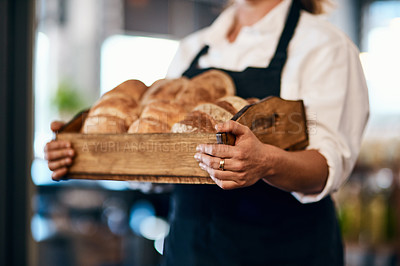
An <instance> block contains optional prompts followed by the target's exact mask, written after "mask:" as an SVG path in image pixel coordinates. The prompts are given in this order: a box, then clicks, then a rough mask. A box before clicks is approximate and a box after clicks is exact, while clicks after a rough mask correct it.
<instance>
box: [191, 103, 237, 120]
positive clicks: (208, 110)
mask: <svg viewBox="0 0 400 266" xmlns="http://www.w3.org/2000/svg"><path fill="white" fill-rule="evenodd" d="M193 111H199V112H203V113H205V114H207V115H209V116H210V117H212V118H213V119H214V120H215V121H217V122H218V123H222V122H225V121H228V120H229V119H231V118H232V114H231V113H230V112H228V111H227V110H225V109H224V108H222V107H220V106H218V105H215V104H212V103H205V104H201V105H198V106H197V107H196V108H194V109H193Z"/></svg>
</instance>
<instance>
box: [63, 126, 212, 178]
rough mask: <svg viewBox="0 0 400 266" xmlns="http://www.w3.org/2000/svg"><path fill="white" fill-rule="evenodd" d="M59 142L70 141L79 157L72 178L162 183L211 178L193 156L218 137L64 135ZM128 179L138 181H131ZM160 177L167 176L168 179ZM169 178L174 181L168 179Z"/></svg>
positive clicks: (73, 168) (71, 172) (201, 135)
mask: <svg viewBox="0 0 400 266" xmlns="http://www.w3.org/2000/svg"><path fill="white" fill-rule="evenodd" d="M57 139H59V140H68V141H70V142H71V143H72V145H73V148H74V149H75V151H76V154H77V155H76V157H75V158H74V163H73V165H72V166H71V168H70V170H69V176H70V178H72V177H73V176H78V175H81V176H85V178H88V177H89V175H98V176H97V177H96V176H94V177H93V178H92V179H97V178H98V179H117V180H149V179H150V178H151V179H152V180H153V181H154V180H156V181H157V180H158V182H164V181H165V182H169V181H170V180H171V176H181V177H206V178H208V174H207V173H206V172H205V171H203V170H201V168H200V167H199V165H198V163H197V161H196V160H195V159H194V158H193V155H194V154H195V153H196V146H197V145H198V144H200V143H214V144H215V143H217V141H216V137H215V134H210V133H208V134H207V133H190V134H179V133H163V134H120V135H111V134H90V135H85V134H78V133H63V134H58V135H57ZM107 175H109V177H107ZM118 176H119V178H118ZM127 176H137V177H129V178H127ZM140 176H141V177H140ZM157 176H164V179H163V178H161V177H157ZM167 176H170V177H169V178H165V177H167ZM153 177H157V178H153ZM156 181H154V182H156ZM198 182H200V181H198ZM202 183H204V181H202Z"/></svg>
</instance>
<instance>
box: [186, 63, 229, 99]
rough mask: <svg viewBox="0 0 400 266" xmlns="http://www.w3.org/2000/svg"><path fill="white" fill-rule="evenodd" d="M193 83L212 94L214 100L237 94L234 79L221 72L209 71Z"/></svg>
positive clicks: (198, 76)
mask: <svg viewBox="0 0 400 266" xmlns="http://www.w3.org/2000/svg"><path fill="white" fill-rule="evenodd" d="M190 81H191V82H192V83H198V84H199V85H200V86H201V87H203V88H205V89H206V90H207V91H209V92H210V94H211V97H212V98H213V100H216V99H218V98H221V97H224V96H233V95H235V93H236V89H235V84H234V82H233V80H232V78H231V77H230V76H229V75H228V74H227V73H225V72H223V71H221V70H214V69H213V70H208V71H206V72H203V73H201V74H200V75H197V76H195V77H193V78H192V79H191V80H190Z"/></svg>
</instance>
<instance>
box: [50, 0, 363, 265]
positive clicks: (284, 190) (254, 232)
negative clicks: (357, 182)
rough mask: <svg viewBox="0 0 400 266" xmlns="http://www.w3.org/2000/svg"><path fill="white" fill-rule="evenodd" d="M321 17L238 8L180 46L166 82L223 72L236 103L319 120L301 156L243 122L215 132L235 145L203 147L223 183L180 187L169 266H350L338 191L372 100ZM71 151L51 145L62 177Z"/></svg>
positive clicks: (349, 51)
mask: <svg viewBox="0 0 400 266" xmlns="http://www.w3.org/2000/svg"><path fill="white" fill-rule="evenodd" d="M320 8H321V3H320V2H319V1H318V0H302V1H301V2H300V0H293V1H292V0H247V1H246V0H237V1H235V2H234V3H233V4H232V5H231V6H230V7H229V8H228V9H227V10H225V11H224V12H223V13H222V14H221V15H220V17H219V18H218V19H217V20H216V21H215V22H214V23H213V24H212V25H211V26H210V27H208V28H206V29H204V30H201V31H199V32H197V33H194V34H193V35H191V36H189V37H187V38H186V39H184V40H183V41H182V43H181V45H180V49H179V51H178V53H177V55H176V57H175V59H174V61H173V63H172V65H171V68H170V71H169V73H168V76H169V77H171V78H173V77H179V76H181V75H184V76H187V77H193V76H195V75H197V74H200V73H202V72H203V71H206V70H208V69H210V68H214V69H215V68H216V69H221V70H223V71H226V72H227V73H228V74H229V75H231V77H232V78H233V80H234V82H235V85H236V87H237V95H238V96H241V97H244V98H248V97H258V98H264V97H267V96H271V95H274V96H281V97H282V98H285V99H303V100H304V103H305V106H306V112H307V116H308V119H309V120H312V121H311V123H310V128H309V135H310V145H309V146H308V147H307V149H306V150H304V151H298V152H287V151H284V150H281V149H279V148H276V147H274V146H271V145H267V144H262V143H261V142H260V141H259V140H258V139H257V138H256V137H255V136H254V134H253V133H252V132H251V131H250V130H249V129H248V128H246V127H244V126H241V125H239V124H237V123H236V122H233V121H229V122H226V123H223V124H220V125H218V126H217V130H218V131H220V132H232V133H233V134H235V135H236V143H235V146H232V147H230V146H224V145H219V146H218V145H206V144H202V145H199V146H198V147H197V153H196V155H195V158H196V159H197V160H198V162H199V166H200V167H201V168H202V169H204V170H205V171H207V172H208V173H209V174H210V176H211V178H212V179H213V180H214V181H215V183H216V184H217V185H218V186H209V185H177V186H176V187H175V190H174V193H173V201H172V203H173V211H172V214H171V230H170V234H169V236H168V237H167V239H166V241H165V252H164V253H165V256H164V259H165V260H164V263H165V264H166V265H343V247H342V242H341V237H340V232H339V228H338V225H337V219H336V216H335V209H334V205H333V202H332V200H331V197H330V196H329V194H330V193H332V192H334V191H336V190H337V189H338V188H339V186H340V185H341V184H342V183H343V182H344V181H345V179H346V178H347V176H348V175H349V174H350V172H351V170H352V168H353V166H354V163H355V160H356V157H357V154H358V151H359V148H360V141H361V135H362V132H363V130H364V127H365V123H366V121H367V117H368V95H367V88H366V84H365V80H364V77H363V73H362V69H361V66H360V62H359V59H358V51H357V49H356V48H355V47H354V45H353V44H352V43H351V42H350V41H349V40H348V39H347V38H346V37H345V36H344V34H343V33H341V32H339V31H338V30H336V29H334V28H333V27H332V26H331V25H329V24H328V23H327V22H325V21H323V20H320V19H319V18H317V17H316V16H315V15H313V13H314V14H315V13H319V12H320ZM53 126H55V127H57V125H56V124H53ZM53 128H54V127H53ZM72 153H73V151H72V150H70V147H69V146H68V143H62V142H51V143H49V144H48V145H47V158H48V159H49V167H50V169H51V170H53V171H54V173H53V178H54V179H58V178H60V177H62V176H63V175H64V174H65V173H66V171H67V168H66V167H67V166H68V165H69V164H71V162H72V160H71V156H69V154H72ZM221 166H223V167H221Z"/></svg>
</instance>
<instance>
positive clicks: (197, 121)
mask: <svg viewBox="0 0 400 266" xmlns="http://www.w3.org/2000/svg"><path fill="white" fill-rule="evenodd" d="M231 118H232V114H231V113H230V112H228V111H227V110H225V109H223V108H222V107H220V106H218V105H215V104H212V103H206V104H201V105H198V106H197V107H196V108H194V109H193V111H192V112H190V113H189V114H188V115H187V116H186V117H185V119H184V120H182V121H180V122H178V123H176V124H174V125H173V126H172V128H171V131H172V132H175V133H184V132H186V133H187V132H215V125H216V124H217V123H222V122H225V121H228V120H229V119H231Z"/></svg>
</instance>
